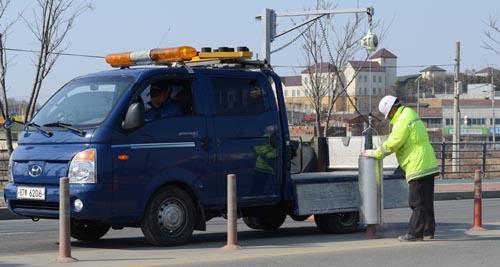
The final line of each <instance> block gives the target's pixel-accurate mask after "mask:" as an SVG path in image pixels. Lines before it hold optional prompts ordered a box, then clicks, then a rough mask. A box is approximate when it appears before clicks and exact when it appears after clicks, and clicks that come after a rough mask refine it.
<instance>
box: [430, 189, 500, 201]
mask: <svg viewBox="0 0 500 267" xmlns="http://www.w3.org/2000/svg"><path fill="white" fill-rule="evenodd" d="M482 196H483V198H500V191H483V192H482ZM460 199H474V192H440V193H434V200H435V201H440V200H460Z"/></svg>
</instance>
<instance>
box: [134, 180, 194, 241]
mask: <svg viewBox="0 0 500 267" xmlns="http://www.w3.org/2000/svg"><path fill="white" fill-rule="evenodd" d="M194 221H195V206H194V203H193V200H192V199H191V197H190V196H189V195H188V194H187V193H186V192H185V191H183V190H181V189H179V188H177V187H173V186H166V187H164V188H162V189H160V191H159V192H158V193H157V194H156V195H155V196H154V197H153V199H152V200H151V202H150V203H149V205H148V207H147V209H146V213H145V215H144V217H143V219H142V222H141V230H142V233H143V234H144V237H145V238H146V240H147V241H148V242H149V243H151V244H153V245H156V246H178V245H182V244H184V243H186V242H187V241H188V240H189V239H190V238H191V236H192V235H193V229H194Z"/></svg>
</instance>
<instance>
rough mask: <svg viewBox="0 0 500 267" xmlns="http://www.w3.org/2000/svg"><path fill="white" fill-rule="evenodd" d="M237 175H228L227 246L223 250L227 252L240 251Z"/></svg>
mask: <svg viewBox="0 0 500 267" xmlns="http://www.w3.org/2000/svg"><path fill="white" fill-rule="evenodd" d="M236 211H237V206H236V175H235V174H228V175H227V244H226V245H225V246H224V247H223V248H222V249H225V250H235V249H239V248H240V246H238V229H237V224H236V220H237V219H238V215H237V213H236Z"/></svg>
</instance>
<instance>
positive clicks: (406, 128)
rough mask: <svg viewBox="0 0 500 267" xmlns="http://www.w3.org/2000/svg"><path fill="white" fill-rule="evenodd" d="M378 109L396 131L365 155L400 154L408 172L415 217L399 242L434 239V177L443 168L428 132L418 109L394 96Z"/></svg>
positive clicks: (389, 96)
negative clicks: (437, 159) (404, 104)
mask: <svg viewBox="0 0 500 267" xmlns="http://www.w3.org/2000/svg"><path fill="white" fill-rule="evenodd" d="M378 108H379V111H380V112H381V113H382V114H383V115H384V116H385V118H386V119H388V120H389V121H390V124H391V125H392V131H391V133H390V135H389V137H388V139H387V140H386V141H385V142H384V143H383V144H382V145H381V146H380V147H379V148H377V149H376V150H366V151H364V152H363V154H364V155H365V156H368V157H374V158H377V159H383V158H384V157H386V156H388V155H390V154H392V153H396V158H397V160H398V163H399V166H400V167H401V168H402V169H403V171H404V172H405V177H406V181H407V182H408V184H409V197H408V204H409V206H410V208H411V209H412V214H411V217H410V223H409V230H408V233H407V234H405V235H401V236H399V237H398V239H399V241H402V242H403V241H421V240H423V239H434V233H435V218H434V177H435V176H436V175H437V174H438V173H439V168H438V166H437V161H436V154H435V153H434V150H433V148H432V146H431V144H430V142H429V136H428V135H427V130H426V129H425V126H424V123H423V122H422V120H420V118H419V116H418V114H417V113H416V112H415V110H413V109H411V108H409V107H406V106H403V105H401V104H400V102H399V100H398V99H397V98H396V97H394V96H392V95H387V96H385V97H383V98H382V99H381V100H380V103H379V106H378Z"/></svg>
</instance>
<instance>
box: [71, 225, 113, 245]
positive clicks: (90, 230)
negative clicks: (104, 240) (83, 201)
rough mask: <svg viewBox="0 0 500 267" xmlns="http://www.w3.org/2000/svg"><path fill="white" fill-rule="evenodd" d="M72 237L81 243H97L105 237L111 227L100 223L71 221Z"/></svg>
mask: <svg viewBox="0 0 500 267" xmlns="http://www.w3.org/2000/svg"><path fill="white" fill-rule="evenodd" d="M70 228H71V229H70V230H71V237H73V238H75V239H78V240H80V241H95V240H98V239H99V238H101V237H103V236H104V235H105V234H106V233H107V232H108V231H109V228H110V226H109V225H107V224H104V223H102V222H98V221H78V220H71V225H70Z"/></svg>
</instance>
